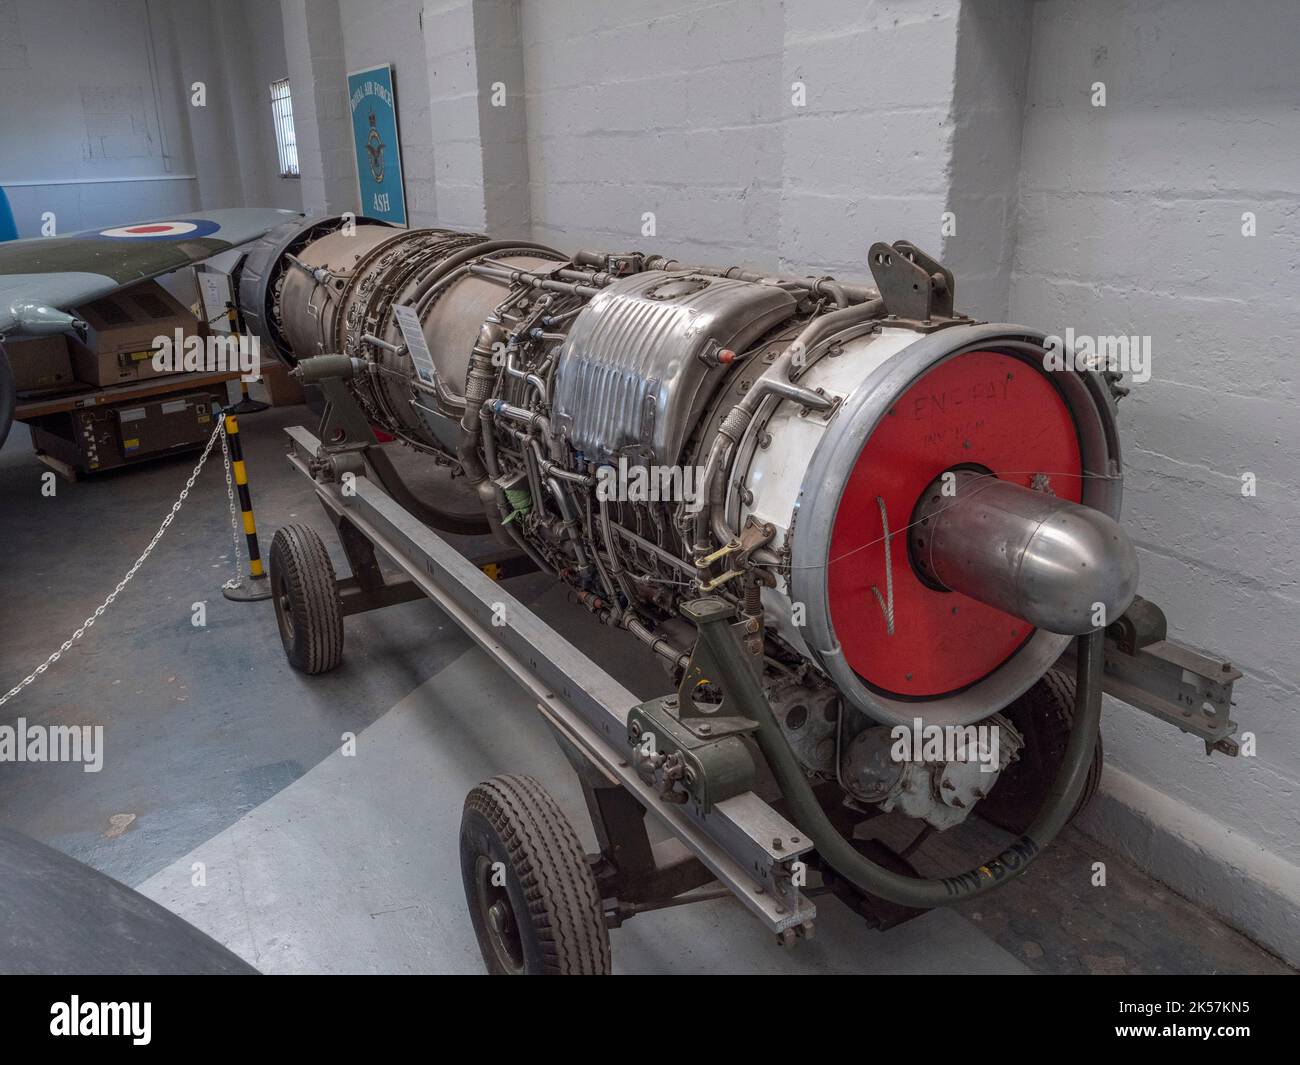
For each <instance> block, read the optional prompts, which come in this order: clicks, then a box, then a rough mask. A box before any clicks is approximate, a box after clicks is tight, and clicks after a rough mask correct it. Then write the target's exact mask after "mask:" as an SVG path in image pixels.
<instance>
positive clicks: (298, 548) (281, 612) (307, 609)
mask: <svg viewBox="0 0 1300 1065" xmlns="http://www.w3.org/2000/svg"><path fill="white" fill-rule="evenodd" d="M271 599H272V601H273V602H274V603H275V620H276V622H277V623H278V624H279V626H280V642H281V643H283V644H284V653H285V657H287V658H288V659H289V664H290V665H291V666H293V668H294V669H298V670H301V671H302V672H303V673H326V672H328V671H329V670H331V669H333V668H334V667H335V666H337V665H338V664H339V663H340V662H341V661H343V604H342V603H341V602H339V593H338V588H337V585H336V583H335V577H334V565H333V563H331V562H330V556H329V552H328V551H326V550H325V542H324V541H323V540H322V539H321V538H320V536H318V535H317V533H316V531H315V530H314V529H312V528H310V527H308V526H306V525H285V526H284V527H283V528H280V529H277V530H276V533H275V538H274V539H273V540H272V541H271Z"/></svg>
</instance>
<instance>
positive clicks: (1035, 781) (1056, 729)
mask: <svg viewBox="0 0 1300 1065" xmlns="http://www.w3.org/2000/svg"><path fill="white" fill-rule="evenodd" d="M1002 713H1003V714H1004V715H1005V716H1006V717H1008V718H1009V719H1010V720H1011V723H1012V724H1013V725H1015V726H1016V728H1017V729H1019V731H1020V734H1021V735H1022V736H1024V738H1025V746H1024V748H1023V749H1022V750H1021V751H1020V756H1019V758H1017V759H1016V761H1015V762H1013V763H1012V764H1011V765H1009V766H1008V767H1007V768H1006V769H1005V770H1003V772H1002V774H1001V776H999V777H998V782H997V783H996V784H994V785H993V790H992V791H990V792H989V795H988V798H986V799H982V800H981V801H980V802H979V804H978V805H977V806H976V807H975V812H976V813H977V814H979V815H980V817H982V818H983V819H984V820H985V821H990V822H992V823H993V824H995V825H998V826H999V827H1000V828H1004V829H1006V830H1007V831H1008V832H1024V830H1025V829H1027V828H1028V827H1029V825H1030V823H1031V822H1032V821H1033V820H1034V818H1035V817H1037V816H1038V811H1039V809H1040V808H1041V807H1042V805H1043V800H1044V798H1045V797H1046V795H1047V790H1048V788H1050V787H1051V785H1052V781H1054V780H1055V779H1056V773H1057V770H1059V769H1060V768H1061V762H1062V761H1063V760H1064V758H1065V745H1066V744H1067V743H1068V742H1069V739H1070V728H1071V726H1072V724H1073V721H1074V677H1072V676H1070V675H1069V674H1068V673H1061V672H1058V671H1057V670H1054V669H1051V670H1048V671H1047V672H1046V673H1045V674H1043V676H1042V678H1041V679H1040V680H1039V681H1038V682H1037V683H1035V684H1034V686H1033V687H1032V688H1030V689H1029V690H1028V691H1027V692H1025V694H1024V695H1022V696H1021V697H1020V698H1019V699H1017V700H1016V701H1015V702H1013V703H1012V704H1011V705H1010V706H1008V707H1007V708H1006V709H1005V710H1003V711H1002ZM1102 756H1103V750H1102V743H1101V733H1100V732H1098V733H1097V745H1096V747H1095V748H1094V749H1093V752H1092V762H1091V763H1090V764H1089V765H1088V778H1087V780H1086V781H1085V783H1084V785H1083V793H1082V794H1081V795H1080V796H1079V801H1078V802H1077V803H1076V804H1075V806H1074V810H1073V812H1071V814H1070V820H1071V821H1073V820H1074V819H1075V818H1076V817H1078V816H1079V814H1080V813H1081V812H1082V810H1083V808H1084V807H1085V806H1087V805H1088V801H1089V800H1090V799H1091V798H1092V797H1093V795H1094V794H1096V792H1097V786H1098V785H1099V784H1100V783H1101V769H1102Z"/></svg>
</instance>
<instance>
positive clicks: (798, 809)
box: [722, 629, 1104, 909]
mask: <svg viewBox="0 0 1300 1065" xmlns="http://www.w3.org/2000/svg"><path fill="white" fill-rule="evenodd" d="M1077 640H1078V660H1077V664H1076V684H1075V696H1074V727H1073V729H1072V730H1071V732H1070V740H1069V743H1068V744H1067V745H1066V749H1065V758H1064V761H1063V762H1062V763H1061V768H1060V771H1059V772H1058V773H1057V775H1056V779H1055V780H1054V781H1053V782H1052V787H1051V789H1050V790H1049V791H1048V794H1047V799H1046V800H1045V801H1044V803H1043V806H1042V809H1041V810H1039V813H1038V816H1037V818H1035V819H1034V822H1033V824H1031V825H1030V826H1029V828H1027V829H1026V830H1025V833H1024V835H1022V836H1021V837H1020V838H1019V839H1017V840H1016V841H1015V842H1014V843H1012V844H1011V845H1010V846H1009V847H1007V848H1006V850H1004V851H1003V852H1002V853H1001V854H999V855H997V856H996V857H994V858H991V859H989V860H988V861H987V862H984V863H983V864H981V865H978V866H976V867H975V868H974V869H971V870H969V871H968V872H965V873H959V874H958V875H956V876H945V877H932V878H922V877H910V876H905V875H903V874H901V873H896V872H893V871H892V870H889V869H886V868H884V867H883V866H880V865H877V864H876V863H875V862H872V861H870V860H868V859H867V858H865V857H863V855H862V854H860V853H859V852H858V851H857V849H856V848H855V847H854V846H853V845H852V844H851V843H850V842H849V841H848V840H847V839H845V838H844V836H842V835H841V834H840V833H839V831H838V830H837V829H836V828H835V826H834V825H832V824H831V822H830V819H829V818H828V817H827V816H826V813H825V811H824V810H823V809H822V807H821V804H820V803H819V802H818V801H817V798H816V796H815V795H814V794H813V791H812V787H811V785H810V784H809V783H808V778H807V777H806V776H805V775H804V773H803V770H802V768H801V767H800V765H799V763H798V761H797V760H796V759H795V756H794V753H793V752H792V751H791V750H790V745H789V743H788V742H787V741H786V738H785V735H784V734H783V733H782V732H781V726H780V724H779V723H778V722H777V720H776V717H775V715H773V713H772V708H771V706H769V705H768V702H767V700H766V699H765V698H763V696H762V691H761V689H759V688H758V682H757V680H755V679H754V678H753V675H752V673H750V672H749V670H748V669H746V668H744V666H743V664H741V663H740V658H741V656H739V655H736V654H733V655H726V656H725V658H726V659H727V660H728V663H727V665H726V666H724V667H723V672H724V673H725V674H726V675H724V676H723V677H722V680H723V683H724V684H740V685H741V686H742V690H743V688H745V687H750V685H752V688H750V691H749V692H747V693H746V694H747V695H749V696H750V697H749V698H746V699H745V700H744V704H743V705H745V707H746V711H747V713H749V714H750V716H752V717H753V718H754V719H755V720H757V721H758V723H759V730H758V733H757V736H756V739H757V741H758V746H759V748H760V749H761V750H762V752H763V754H764V756H765V757H766V758H767V761H768V764H769V765H770V766H771V768H772V773H773V775H774V776H775V777H776V781H777V783H778V784H779V785H780V788H781V794H782V796H783V798H784V799H785V802H786V806H787V814H788V816H789V817H790V819H791V820H792V821H793V822H794V823H795V824H796V825H798V826H799V827H800V828H802V829H803V830H804V831H805V832H807V833H808V836H809V838H810V839H811V840H812V841H813V843H814V844H815V845H816V847H817V853H818V854H819V855H820V856H821V857H822V859H823V860H824V861H825V862H826V863H827V864H828V865H829V866H830V867H831V869H833V870H834V871H835V872H836V873H838V874H839V875H840V876H842V877H843V878H844V879H845V880H847V881H849V883H851V884H852V885H853V886H854V887H856V888H857V889H858V890H859V891H862V892H864V893H866V894H869V895H875V896H878V897H879V898H882V899H888V900H889V901H890V902H895V903H898V904H899V905H900V906H911V907H915V908H917V909H931V908H933V907H935V906H950V905H952V904H954V903H958V902H964V901H965V900H966V899H969V898H974V897H975V896H977V895H983V894H984V893H985V892H987V891H991V890H992V889H993V888H996V887H999V886H1001V885H1002V884H1004V883H1005V882H1006V881H1007V880H1010V879H1011V878H1012V877H1015V876H1019V875H1020V874H1021V873H1023V872H1024V871H1025V869H1027V868H1028V867H1029V864H1030V862H1032V861H1033V860H1034V859H1035V858H1036V857H1037V856H1038V855H1039V853H1040V852H1041V851H1042V850H1043V848H1044V847H1046V846H1047V845H1048V844H1049V843H1050V842H1051V841H1052V840H1053V839H1054V838H1055V837H1056V834H1057V833H1058V832H1060V830H1061V829H1062V828H1063V827H1064V825H1065V823H1066V821H1068V820H1069V818H1070V815H1071V813H1072V812H1073V811H1074V808H1075V805H1076V804H1077V803H1078V801H1079V796H1080V795H1082V794H1083V788H1084V785H1085V783H1086V781H1087V776H1088V767H1089V765H1090V764H1091V760H1092V755H1093V750H1094V748H1095V746H1096V743H1097V729H1098V727H1099V725H1100V722H1101V666H1102V653H1103V643H1104V631H1103V630H1101V629H1098V630H1097V631H1095V632H1092V633H1089V634H1087V635H1084V636H1079V637H1077ZM731 660H734V661H731ZM755 695H756V696H757V697H756V698H755V697H753V696H755Z"/></svg>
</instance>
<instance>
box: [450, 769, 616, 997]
mask: <svg viewBox="0 0 1300 1065" xmlns="http://www.w3.org/2000/svg"><path fill="white" fill-rule="evenodd" d="M480 858H483V859H485V860H486V861H487V862H489V863H492V862H502V863H504V866H505V885H504V894H505V895H506V896H507V897H508V902H509V908H510V910H511V911H512V918H513V921H512V924H513V926H514V927H515V928H516V929H517V932H518V940H519V946H520V948H521V954H522V958H521V960H522V966H521V967H518V966H517V967H516V968H514V969H511V968H507V967H506V966H505V965H504V964H502V962H501V960H500V958H499V957H498V956H497V952H496V950H495V949H494V947H493V944H492V940H491V938H490V933H489V930H488V927H487V918H486V916H485V913H484V905H483V902H482V899H481V894H480V887H479V880H480V878H479V860H480ZM460 867H461V876H462V879H463V881H464V886H465V901H466V904H467V905H468V907H469V913H470V920H471V922H472V923H473V926H474V935H475V937H476V938H477V939H478V944H479V950H480V951H481V952H482V954H483V961H484V964H485V965H486V966H487V969H488V972H489V973H492V974H493V975H524V976H542V975H546V976H555V975H566V976H580V975H586V976H591V975H607V974H608V973H609V972H610V967H611V962H610V951H609V929H608V928H607V927H606V925H605V918H604V915H603V913H602V908H601V899H600V890H599V889H598V888H597V886H596V879H595V877H594V876H593V875H592V872H591V867H590V865H588V863H587V857H586V854H585V853H584V852H583V848H582V842H581V841H580V840H579V839H578V834H577V832H575V831H574V829H573V826H572V825H571V824H570V823H569V820H568V818H566V817H565V816H564V814H563V812H562V811H561V810H560V808H559V806H558V805H556V802H555V800H554V799H553V798H551V796H550V794H549V793H548V792H547V791H546V789H545V788H543V787H542V785H541V784H539V783H538V782H537V781H536V780H534V779H533V778H532V777H524V776H498V777H493V778H492V779H491V780H487V781H484V782H483V783H482V784H479V785H478V786H477V787H475V788H474V789H473V790H472V791H471V792H470V793H469V795H468V796H467V797H466V799H465V807H464V813H463V816H462V817H461V822H460Z"/></svg>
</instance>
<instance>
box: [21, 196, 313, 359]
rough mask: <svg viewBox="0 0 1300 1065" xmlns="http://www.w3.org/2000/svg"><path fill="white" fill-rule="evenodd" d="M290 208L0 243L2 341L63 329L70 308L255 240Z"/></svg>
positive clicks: (207, 215) (283, 218)
mask: <svg viewBox="0 0 1300 1065" xmlns="http://www.w3.org/2000/svg"><path fill="white" fill-rule="evenodd" d="M295 217H297V215H296V213H295V212H293V211H278V210H274V209H272V208H266V207H258V208H247V209H242V210H229V211H208V212H207V213H205V214H203V215H195V216H192V217H187V218H160V219H155V220H153V221H149V222H133V223H131V224H130V225H125V226H112V227H110V228H108V229H90V230H86V231H85V232H84V233H73V234H70V235H68V236H65V237H35V238H32V239H29V240H11V241H6V242H4V243H2V244H0V337H4V336H10V337H15V336H31V335H40V334H43V333H60V332H66V331H67V330H69V329H70V328H72V327H73V326H74V322H73V321H72V319H71V316H70V315H68V314H66V313H63V312H66V311H67V309H68V308H71V307H75V306H77V305H78V304H81V303H86V302H88V301H90V300H93V299H97V298H98V297H100V296H105V295H107V294H108V293H110V292H115V291H116V290H118V289H120V288H125V287H126V286H128V285H134V284H135V283H136V282H138V281H147V280H148V279H149V278H153V277H157V276H158V275H160V274H166V273H170V272H171V271H172V270H179V269H180V268H181V267H182V266H188V265H189V264H191V263H197V262H200V261H202V260H203V259H207V258H209V257H211V256H213V255H216V254H217V253H218V252H222V251H225V250H226V249H227V248H233V247H234V246H235V245H236V244H243V243H244V242H245V241H249V240H254V239H255V238H257V237H260V236H261V235H262V234H263V233H265V232H266V231H267V230H268V229H273V228H274V227H275V226H278V225H279V224H280V223H281V222H287V221H288V220H289V219H291V218H295Z"/></svg>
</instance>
